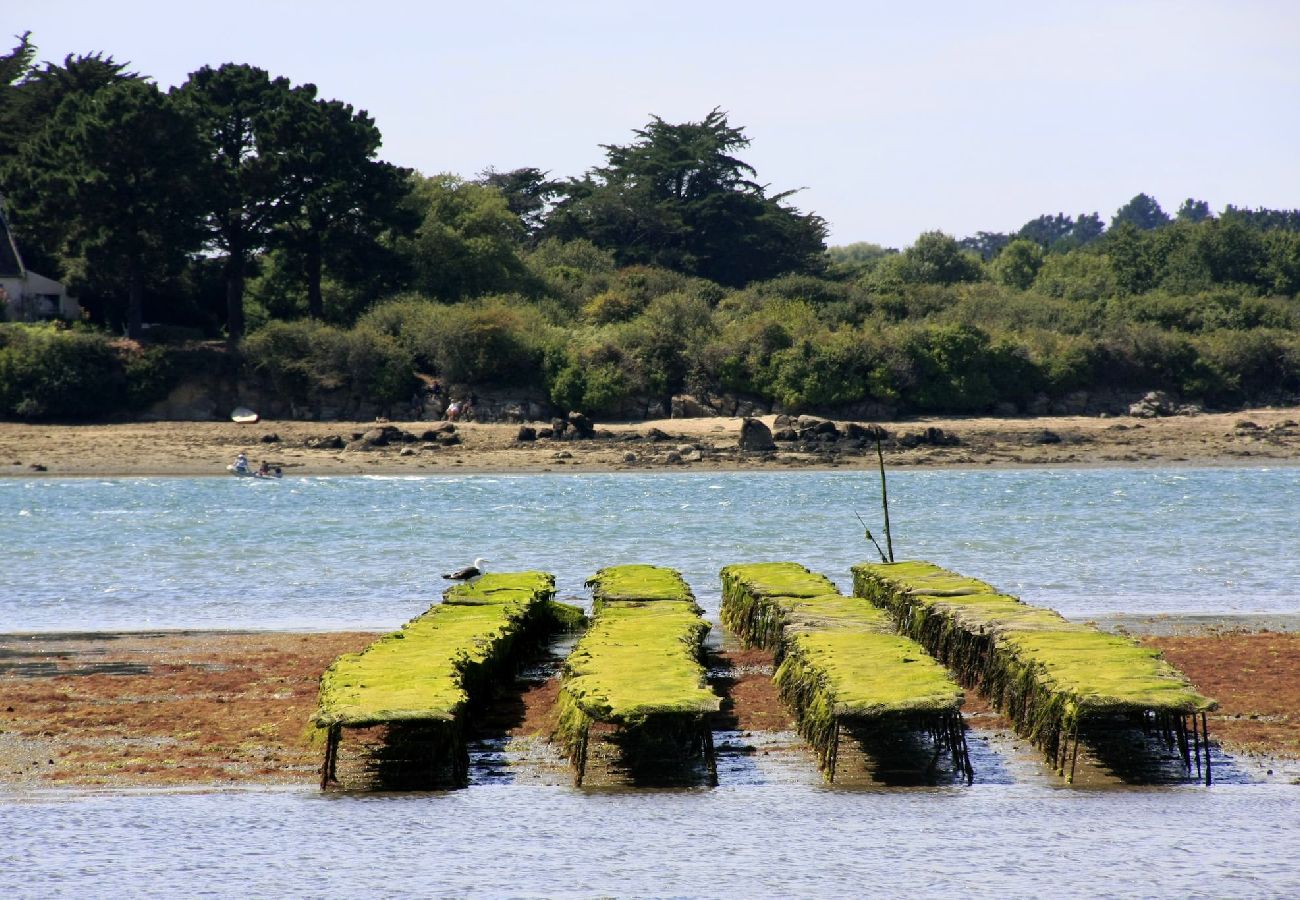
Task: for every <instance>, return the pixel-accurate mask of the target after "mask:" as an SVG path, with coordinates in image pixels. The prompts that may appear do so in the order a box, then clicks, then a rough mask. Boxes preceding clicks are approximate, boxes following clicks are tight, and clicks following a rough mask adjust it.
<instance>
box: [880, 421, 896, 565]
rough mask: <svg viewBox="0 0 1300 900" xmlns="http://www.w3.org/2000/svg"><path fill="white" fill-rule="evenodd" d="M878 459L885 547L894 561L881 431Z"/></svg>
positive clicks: (891, 560) (890, 559)
mask: <svg viewBox="0 0 1300 900" xmlns="http://www.w3.org/2000/svg"><path fill="white" fill-rule="evenodd" d="M876 459H878V460H879V461H880V503H881V505H882V506H884V508H885V548H886V549H887V550H888V551H889V561H890V562H893V561H894V536H893V534H892V533H890V531H889V489H888V488H887V487H886V486H885V451H883V450H881V449H880V432H876Z"/></svg>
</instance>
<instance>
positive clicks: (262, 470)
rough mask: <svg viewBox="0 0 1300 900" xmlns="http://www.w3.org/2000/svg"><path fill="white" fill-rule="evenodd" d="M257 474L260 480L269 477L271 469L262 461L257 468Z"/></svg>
mask: <svg viewBox="0 0 1300 900" xmlns="http://www.w3.org/2000/svg"><path fill="white" fill-rule="evenodd" d="M257 474H258V476H259V477H261V478H270V477H271V467H270V466H269V465H267V463H266V460H262V464H261V465H260V466H258V467H257Z"/></svg>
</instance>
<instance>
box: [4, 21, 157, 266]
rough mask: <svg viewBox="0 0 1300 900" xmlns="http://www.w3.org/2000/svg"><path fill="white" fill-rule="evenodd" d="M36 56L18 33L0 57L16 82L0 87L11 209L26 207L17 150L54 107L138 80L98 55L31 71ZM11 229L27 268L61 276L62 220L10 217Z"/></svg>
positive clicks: (65, 238) (49, 117) (48, 119)
mask: <svg viewBox="0 0 1300 900" xmlns="http://www.w3.org/2000/svg"><path fill="white" fill-rule="evenodd" d="M35 52H36V48H35V47H34V46H32V45H31V43H30V42H29V38H28V36H27V35H23V36H22V38H20V41H19V44H18V46H17V47H15V48H14V49H13V51H11V52H10V53H9V54H8V55H7V56H6V57H3V58H0V59H2V60H3V64H2V65H0V69H3V72H4V74H2V75H0V78H4V77H10V78H15V79H17V83H14V82H12V81H11V82H9V83H8V84H0V98H3V99H0V193H4V194H5V195H7V196H9V197H11V198H14V199H15V201H16V203H15V205H16V206H22V205H30V204H29V203H27V202H25V201H22V200H20V199H19V198H21V197H22V196H23V195H24V194H25V193H26V191H27V185H25V184H24V183H23V179H24V178H26V177H30V173H28V174H27V175H22V174H20V173H19V171H18V167H19V162H18V156H19V151H20V150H21V149H22V148H23V146H24V145H25V144H26V143H27V142H29V141H30V140H32V139H34V138H35V136H36V135H37V134H38V133H39V132H40V131H41V130H42V129H43V128H44V127H45V126H46V125H47V124H48V123H50V122H51V121H53V119H54V116H55V113H56V112H57V111H58V109H59V106H60V105H61V104H62V103H63V102H64V101H65V100H67V99H68V98H71V97H87V96H90V95H93V94H95V93H96V92H98V91H100V90H101V89H103V88H105V87H108V86H109V85H112V84H116V83H119V82H122V81H132V80H139V76H138V75H136V74H135V73H134V72H127V71H126V64H125V63H118V62H115V61H114V60H113V57H111V56H107V57H106V56H104V55H103V54H102V53H92V54H89V55H85V56H74V55H72V54H68V55H67V56H66V57H64V59H63V62H62V63H61V64H55V63H48V62H47V63H45V64H44V65H43V66H42V67H40V68H35V67H33V65H32V63H31V60H32V58H33V57H34V55H35ZM10 225H11V226H12V228H13V230H14V235H15V237H16V238H17V239H18V240H19V242H20V243H21V245H22V247H23V257H24V259H25V261H26V262H27V263H28V264H29V265H31V266H32V267H33V268H36V269H39V270H40V271H42V272H44V273H46V274H49V275H52V276H54V277H60V276H62V275H64V274H66V270H67V260H66V259H65V257H64V250H65V249H66V247H67V244H68V240H69V235H68V233H67V227H66V225H67V221H66V220H65V219H64V218H63V217H55V216H42V217H33V216H15V217H14V220H13V221H12V222H11V223H10Z"/></svg>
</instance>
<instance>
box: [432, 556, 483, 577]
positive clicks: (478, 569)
mask: <svg viewBox="0 0 1300 900" xmlns="http://www.w3.org/2000/svg"><path fill="white" fill-rule="evenodd" d="M491 561H492V560H490V559H484V558H483V557H481V556H479V557H475V559H474V565H472V566H466V567H465V568H463V569H457V570H456V571H455V572H444V573H443V574H442V577H443V578H446V579H447V580H448V581H473V580H474V579H475V578H478V577H479V576H480V575H482V574H483V572H484V568H483V567H484V564H485V563H489V562H491Z"/></svg>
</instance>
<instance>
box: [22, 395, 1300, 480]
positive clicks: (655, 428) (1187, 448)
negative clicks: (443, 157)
mask: <svg viewBox="0 0 1300 900" xmlns="http://www.w3.org/2000/svg"><path fill="white" fill-rule="evenodd" d="M773 419H774V417H772V416H768V417H766V418H765V419H764V420H763V421H764V422H765V423H766V424H767V425H769V426H771V425H773V424H774V423H773ZM381 424H388V425H392V426H394V427H396V428H398V429H401V430H402V431H404V432H407V433H408V434H410V435H411V439H410V440H407V441H395V442H392V443H390V444H388V445H387V446H380V447H376V446H367V447H365V448H364V449H347V445H348V444H359V443H361V442H360V441H357V440H354V436H355V437H360V436H361V435H363V434H364V433H365V432H366V431H368V430H370V429H373V428H376V427H378V426H379V425H381ZM437 424H438V423H432V422H399V421H394V422H386V423H375V422H299V421H294V422H287V421H284V422H268V421H263V422H258V423H256V424H252V425H236V424H234V423H233V422H144V423H123V424H108V425H28V424H19V423H13V422H6V423H0V476H3V475H38V476H39V475H45V476H60V475H97V476H107V475H224V474H225V467H226V465H228V464H229V463H230V462H231V461H233V459H234V458H235V455H236V454H237V453H239V452H240V451H244V452H245V453H247V454H248V457H249V459H250V460H251V461H252V463H253V464H254V465H257V464H258V463H260V462H261V461H263V460H265V461H266V462H267V463H268V464H270V465H272V466H280V467H282V469H283V471H284V473H285V474H286V475H353V474H420V473H428V474H436V473H439V472H449V471H454V472H503V471H519V472H544V471H637V470H645V469H664V468H671V469H677V470H683V469H705V470H718V469H746V470H749V469H758V468H770V469H777V470H780V469H790V468H829V467H845V468H869V467H874V466H875V465H876V453H875V447H874V445H868V446H865V447H862V446H853V444H854V442H851V441H839V442H832V443H827V444H820V445H817V446H816V447H814V448H809V446H808V445H807V444H804V443H797V444H787V443H782V444H778V449H777V450H776V451H769V452H757V451H742V450H739V449H738V448H737V439H738V436H739V434H740V427H741V420H740V419H736V418H703V419H667V420H660V421H647V422H635V423H625V422H620V423H602V422H597V423H596V437H595V438H593V439H589V440H554V439H549V438H542V439H538V440H536V441H531V442H529V441H519V440H518V439H517V438H518V434H519V426H518V425H504V424H476V423H473V422H470V423H459V424H458V425H457V428H456V431H455V435H454V437H455V438H456V440H457V442H454V443H453V442H449V441H446V440H444V441H439V440H436V439H427V440H426V439H422V437H423V436H425V435H426V433H427V432H429V431H431V430H432V429H433V428H434V427H436V425H437ZM536 424H537V425H538V426H543V425H545V424H546V423H536ZM878 424H880V425H882V426H883V427H884V428H885V430H886V431H887V432H888V433H889V435H890V437H889V439H888V440H886V441H885V443H884V453H885V462H886V464H887V465H890V466H906V467H913V466H1024V465H1073V466H1080V465H1084V466H1087V465H1151V466H1159V465H1261V464H1274V463H1289V462H1295V461H1297V460H1300V409H1297V408H1281V409H1253V410H1245V411H1240V412H1234V413H1215V414H1203V415H1196V416H1174V417H1169V418H1155V419H1138V418H1130V417H1108V418H1102V417H1095V416H1062V417H1050V418H1017V419H997V418H934V419H929V418H927V419H910V420H907V421H902V422H883V423H878ZM929 429H939V430H940V431H941V432H942V435H943V442H942V443H936V442H935V440H934V439H935V436H936V433H935V432H933V431H929ZM322 444H323V445H324V446H321V445H322Z"/></svg>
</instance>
